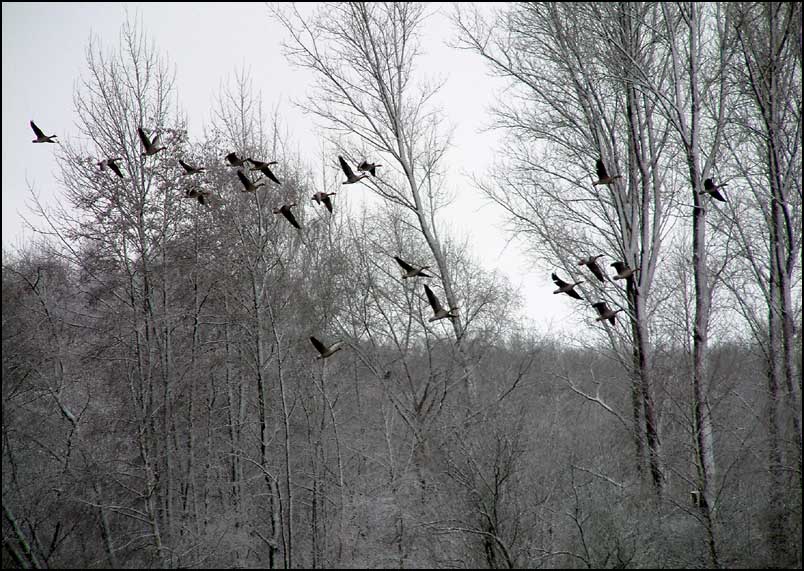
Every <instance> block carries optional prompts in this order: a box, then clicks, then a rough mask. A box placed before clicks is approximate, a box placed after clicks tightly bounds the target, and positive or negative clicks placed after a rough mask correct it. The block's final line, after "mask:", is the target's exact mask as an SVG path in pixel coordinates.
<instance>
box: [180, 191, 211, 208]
mask: <svg viewBox="0 0 804 571" xmlns="http://www.w3.org/2000/svg"><path fill="white" fill-rule="evenodd" d="M210 194H212V193H211V192H208V191H206V192H205V191H203V190H198V189H197V188H188V189H187V192H186V193H185V194H184V198H195V199H196V200H198V203H199V204H203V205H206V203H207V197H208V196H209V195H210Z"/></svg>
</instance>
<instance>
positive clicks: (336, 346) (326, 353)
mask: <svg viewBox="0 0 804 571" xmlns="http://www.w3.org/2000/svg"><path fill="white" fill-rule="evenodd" d="M310 343H312V344H313V347H315V348H316V350H317V351H318V352H319V353H320V354H319V355H318V357H316V359H326V358H327V357H331V356H332V355H334V354H335V353H336V352H337V351H340V350H341V349H343V342H342V341H336V342H335V343H333V344H332V345H330V346H329V347H327V346H326V345H324V344H323V343H322V342H321V341H319V340H318V339H316V338H315V337H313V336H312V335H311V336H310Z"/></svg>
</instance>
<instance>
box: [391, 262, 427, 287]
mask: <svg viewBox="0 0 804 571" xmlns="http://www.w3.org/2000/svg"><path fill="white" fill-rule="evenodd" d="M394 259H395V260H396V263H397V264H399V265H400V266H401V267H402V269H403V270H405V271H406V272H410V271H413V266H411V265H410V264H409V263H407V262H406V261H405V260H403V259H402V258H400V257H399V256H394ZM424 287H427V286H424Z"/></svg>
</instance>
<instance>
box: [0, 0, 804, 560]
mask: <svg viewBox="0 0 804 571" xmlns="http://www.w3.org/2000/svg"><path fill="white" fill-rule="evenodd" d="M272 10H273V11H272V13H271V16H270V17H272V18H276V19H278V21H279V22H281V23H282V24H283V27H284V29H285V30H286V31H287V42H286V56H287V57H288V58H290V60H291V61H292V62H293V63H294V64H295V65H297V66H299V68H302V69H307V70H308V71H309V72H310V73H311V74H313V75H314V77H315V78H316V84H315V88H314V89H313V90H312V91H311V92H310V97H309V99H308V100H307V101H305V102H302V103H303V104H304V105H305V106H306V109H307V110H308V111H309V112H310V113H311V114H313V115H314V116H316V118H317V120H318V122H319V123H320V124H321V125H322V129H323V130H322V136H324V137H326V142H325V145H324V148H325V149H326V151H325V156H324V157H323V163H324V164H325V168H324V171H325V172H323V173H322V174H317V173H315V172H312V167H311V165H309V164H307V163H305V161H304V160H303V159H302V158H301V157H300V156H298V155H297V154H296V153H294V152H293V151H292V149H294V148H295V142H294V141H293V139H292V136H291V135H289V134H288V131H287V128H285V127H283V125H282V123H281V120H280V118H279V117H277V116H276V115H270V114H265V113H264V111H263V109H262V106H261V104H260V96H259V94H258V93H255V92H254V91H253V89H252V86H251V84H250V80H249V78H248V76H247V75H240V76H238V80H237V81H235V82H234V83H233V84H231V85H229V86H227V87H224V88H223V89H222V91H221V93H220V97H219V98H218V100H217V101H216V103H215V105H216V106H215V110H214V113H213V118H212V120H211V123H210V124H209V125H207V126H206V129H205V132H204V133H203V134H199V133H192V134H188V132H187V129H186V126H185V123H184V120H183V118H182V117H181V116H180V115H179V114H178V113H177V112H176V109H177V108H179V107H180V105H179V103H180V102H178V101H177V100H176V93H175V91H174V89H173V87H174V85H173V81H174V77H173V75H172V73H171V72H170V71H169V69H170V66H169V64H168V63H167V57H169V54H164V55H163V54H160V52H159V49H158V46H154V45H153V44H152V43H151V42H150V40H148V39H147V34H146V31H145V30H142V29H140V28H139V27H138V26H137V25H134V24H131V23H129V24H125V25H124V26H123V28H122V30H121V33H120V38H119V43H118V44H117V46H116V47H115V48H114V49H105V48H103V47H101V46H100V45H98V44H96V43H92V44H91V45H89V46H88V47H87V62H86V70H85V73H84V74H83V75H82V77H81V79H80V81H78V82H77V84H76V92H75V113H76V117H77V121H76V124H77V128H78V129H79V130H80V135H81V137H80V138H78V139H76V140H79V141H83V142H82V143H80V144H78V143H66V142H63V144H61V145H53V146H52V147H51V146H48V145H42V147H43V148H42V149H41V151H42V152H55V153H56V155H57V158H58V164H59V169H60V173H59V184H60V191H59V192H60V193H61V198H60V200H61V204H62V207H61V208H59V209H56V210H46V209H44V208H41V212H40V214H41V215H42V216H43V218H42V220H43V222H42V224H41V226H40V227H39V231H40V233H41V239H39V240H37V241H35V242H32V243H31V244H28V245H27V246H25V247H23V248H20V249H18V250H16V251H13V252H12V251H4V253H3V274H2V278H3V298H2V314H3V326H2V335H3V347H2V362H3V391H2V392H3V414H2V418H3V427H2V432H3V442H2V457H3V460H2V462H3V464H2V478H3V495H2V503H3V520H2V521H3V560H2V562H3V567H9V568H10V567H22V568H43V567H76V568H77V567H86V568H97V567H149V568H152V567H209V568H217V567H271V568H279V567H281V568H289V567H305V568H323V567H435V568H456V567H459V568H478V567H479V568H518V567H525V568H528V567H531V568H532V567H588V568H598V567H620V568H622V567H647V568H653V567H747V568H754V567H771V566H773V567H799V568H800V567H801V565H802V539H801V537H802V529H801V528H802V523H801V522H802V503H801V502H802V435H801V431H802V426H801V420H802V419H801V388H802V387H801V378H802V376H801V370H802V363H801V349H802V347H801V326H802V322H801V321H802V319H801V315H802V313H801V230H802V219H801V213H802V208H801V205H802V190H801V179H802V173H801V146H800V145H801V136H802V134H801V95H802V86H801V71H802V57H801V56H802V54H801V46H802V37H801V33H802V22H801V5H800V4H799V3H742V2H735V3H724V4H697V3H682V4H672V3H616V2H612V3H569V2H565V3H532V4H531V3H529V4H506V5H502V4H501V5H499V7H498V8H497V9H496V11H495V12H494V15H493V17H488V16H481V15H480V14H479V13H477V12H476V11H475V10H474V8H473V6H472V5H470V4H463V5H460V6H458V7H456V8H454V9H453V10H454V11H453V13H452V23H453V24H454V27H453V29H452V30H450V31H449V33H450V34H451V35H452V42H453V44H454V47H455V48H456V49H467V50H471V51H472V52H474V53H475V54H476V58H477V59H476V61H477V65H478V66H487V69H488V71H489V73H490V74H495V75H498V76H500V77H502V78H505V80H506V81H507V85H508V88H507V89H506V91H505V92H503V94H502V95H501V97H500V98H499V103H498V107H497V108H496V109H495V110H494V114H493V116H492V117H491V119H490V122H491V123H493V126H494V127H496V128H498V129H501V130H503V131H504V132H505V134H506V139H505V141H506V143H505V147H504V148H500V149H496V150H495V152H496V153H497V155H496V156H497V160H496V162H497V164H498V165H499V168H498V169H497V170H495V171H494V172H492V173H486V174H484V175H478V178H477V180H476V181H475V182H476V185H475V188H474V189H473V190H472V192H474V193H477V195H478V196H483V197H484V198H485V199H486V200H488V201H489V202H490V205H489V206H488V208H502V209H504V211H505V212H506V215H507V216H508V220H509V222H510V225H509V227H508V231H510V232H511V235H512V236H514V237H517V238H518V239H519V241H518V243H520V244H521V245H522V246H523V247H525V248H527V249H528V250H529V251H530V252H531V253H532V262H533V264H534V267H538V268H545V271H551V269H559V274H560V275H562V277H564V278H566V279H569V281H575V280H584V283H583V284H581V285H579V286H578V287H577V290H578V291H579V293H581V295H582V296H583V298H584V300H585V301H576V300H571V299H569V298H565V296H564V295H563V294H562V295H561V296H560V299H562V301H566V302H567V303H573V304H576V307H577V312H576V313H575V316H576V317H577V323H578V327H579V333H578V335H577V336H576V337H575V338H574V339H572V340H571V342H570V341H569V340H566V339H562V338H559V337H555V338H551V337H543V336H538V335H536V334H534V332H533V331H531V330H530V329H529V328H528V326H527V325H526V324H524V323H525V322H524V321H523V319H522V318H521V315H520V314H519V310H518V304H519V296H520V295H527V293H526V292H522V293H521V294H520V293H518V292H516V291H514V290H513V289H512V288H511V287H510V285H509V284H508V283H507V282H506V281H505V280H504V279H503V278H501V277H500V276H498V275H496V274H493V273H491V272H489V271H486V270H485V269H484V268H483V264H482V261H479V260H477V259H475V258H474V257H473V256H472V252H471V251H469V250H468V248H467V246H466V245H465V244H464V243H462V241H461V240H460V239H459V238H458V237H456V236H452V235H450V234H449V232H447V231H446V230H445V228H447V225H445V224H444V223H443V220H444V211H445V209H446V208H448V205H449V201H450V199H451V196H450V192H449V190H448V189H449V188H450V184H451V181H450V180H449V177H448V176H447V172H446V168H445V166H444V162H445V157H446V156H448V154H449V152H450V148H451V146H450V144H449V143H448V138H447V136H446V128H445V126H444V125H442V123H443V122H442V120H441V116H440V114H439V113H440V112H439V109H438V108H437V107H435V106H433V105H432V104H431V96H432V94H433V93H434V91H435V90H437V89H438V84H437V83H434V82H432V81H431V78H427V77H424V76H422V75H421V74H420V73H419V72H418V70H417V65H416V63H417V58H418V57H420V53H419V52H420V49H419V40H420V34H421V28H422V24H423V22H424V21H425V19H426V18H427V17H428V10H429V8H428V7H426V6H425V5H421V4H414V3H368V4H364V3H334V4H327V5H324V4H322V5H319V6H318V8H317V12H316V15H315V16H314V17H310V18H302V17H300V16H299V14H298V13H296V12H295V10H294V8H293V7H291V6H279V7H275V8H273V9H272ZM166 56H167V57H166ZM138 128H143V130H144V131H147V132H148V133H150V134H151V135H153V134H154V133H157V132H158V133H159V134H160V137H161V143H162V145H164V147H165V149H164V150H162V151H161V152H157V153H155V154H153V155H143V153H142V151H143V146H142V145H141V141H140V139H139V138H138V133H137V129H138ZM233 151H235V152H237V154H238V155H239V156H240V157H253V158H255V159H259V160H263V161H268V160H276V161H277V164H276V165H274V166H273V169H274V170H273V172H274V173H276V175H277V177H278V178H279V179H280V181H281V184H276V183H273V182H270V181H267V180H266V182H265V185H264V186H262V187H260V188H259V189H257V190H256V192H244V191H243V185H242V184H241V182H240V181H239V180H238V177H237V176H236V171H237V169H236V168H234V167H232V166H231V165H230V164H227V162H226V161H225V160H224V158H223V157H225V156H226V155H227V154H228V153H231V152H233ZM338 155H342V156H344V157H345V158H346V159H347V160H348V162H350V163H351V164H352V165H357V164H358V162H359V161H361V160H362V159H366V158H367V159H368V160H373V161H375V162H377V163H379V164H381V165H382V167H378V168H377V171H376V176H366V177H365V178H364V179H362V180H361V181H360V182H359V183H356V184H355V185H353V186H351V187H349V186H342V184H341V183H342V178H338V177H340V176H341V174H342V173H338V177H333V176H332V174H333V172H334V165H335V159H336V157H337V156H338ZM117 157H119V160H118V161H117V165H118V166H119V167H120V169H121V176H117V175H116V174H115V173H113V172H112V171H111V170H109V169H108V168H107V169H104V170H101V169H100V168H98V166H99V165H98V162H99V161H101V160H102V159H108V158H117ZM179 159H182V160H183V161H185V162H186V163H188V164H191V165H199V166H200V165H203V166H204V167H205V169H206V170H205V172H203V173H198V174H192V175H185V174H183V172H184V171H183V170H182V168H181V167H180V166H179V164H178V160H179ZM597 159H600V160H601V161H602V162H603V163H605V165H606V167H607V169H608V171H609V174H613V175H620V178H617V179H615V180H613V181H612V182H610V183H609V184H597V185H593V184H592V182H593V181H595V178H594V175H593V173H594V165H595V162H596V160H597ZM242 170H243V171H244V172H245V173H246V174H248V175H249V176H252V177H253V176H254V174H255V173H253V172H251V171H249V170H247V169H245V168H244V169H242ZM706 179H714V180H715V181H716V182H717V184H724V183H725V184H727V186H725V187H724V188H722V189H721V193H722V196H723V197H724V198H725V199H726V202H721V201H718V200H716V199H715V198H714V197H713V196H711V193H708V192H707V189H706V188H704V186H703V181H704V180H706ZM254 180H256V179H254ZM261 180H264V179H261ZM355 187H360V189H361V194H362V195H366V196H367V197H368V198H367V199H366V200H365V201H362V202H360V201H356V200H354V199H353V198H350V197H349V196H348V194H349V193H350V192H353V191H352V189H353V188H355ZM10 190H11V189H4V192H9V191H10ZM316 192H337V195H335V196H333V197H332V199H333V204H334V212H333V213H332V214H330V213H329V212H328V211H327V210H326V209H325V208H324V207H323V206H322V205H319V204H316V203H315V202H313V201H312V200H310V197H311V196H312V195H313V194H314V193H316ZM188 193H189V198H188ZM199 193H209V194H204V196H205V197H206V200H205V201H204V202H205V203H204V204H202V203H201V202H200V201H199V200H196V198H197V197H198V194H199ZM292 202H295V203H296V206H295V208H294V213H295V215H296V218H297V220H298V221H299V223H300V226H301V229H300V230H297V229H296V228H294V227H292V226H291V225H290V224H288V223H287V221H286V220H284V219H283V218H282V216H278V215H276V214H274V212H273V210H274V209H275V208H277V207H278V206H281V205H282V204H283V203H284V204H289V203H292ZM598 254H604V255H605V257H604V258H602V259H601V260H600V263H601V266H602V267H603V268H604V271H606V273H607V274H610V273H611V271H610V268H609V264H610V263H611V262H614V261H617V260H622V261H625V262H626V263H628V264H629V265H630V267H631V268H639V270H638V271H637V272H636V273H635V274H634V276H633V277H632V278H630V279H627V280H621V281H615V280H611V279H608V280H606V281H604V282H601V281H598V280H596V279H595V278H594V277H593V276H592V275H591V274H590V273H589V271H588V270H587V269H586V268H585V267H584V266H582V265H581V266H579V264H578V260H579V259H581V258H586V257H588V256H592V255H598ZM393 256H399V257H401V258H403V259H405V260H408V261H410V262H412V263H415V264H418V265H428V266H429V269H428V270H427V271H428V272H429V273H431V274H432V275H433V277H432V278H423V277H414V278H408V279H401V275H400V269H399V267H398V266H397V264H396V262H395V261H394V259H393ZM423 283H427V284H429V286H430V287H431V288H432V289H433V291H434V292H435V293H436V295H437V296H438V297H439V299H440V300H441V303H442V304H443V305H444V307H457V308H458V312H457V316H456V317H454V318H447V319H441V320H438V321H432V322H431V321H429V319H430V318H431V317H432V316H433V313H432V310H431V307H430V305H429V304H428V301H427V298H426V297H425V296H424V291H423ZM557 299H559V298H557ZM599 300H602V301H606V302H607V303H608V305H609V306H610V307H612V308H616V309H622V311H621V312H619V313H618V314H617V316H616V322H615V324H611V323H610V322H609V321H607V320H606V321H596V320H595V317H597V315H596V314H595V311H594V309H592V308H591V307H590V305H589V301H593V302H595V301H599ZM311 336H315V337H317V338H318V339H321V340H322V341H323V342H324V343H325V344H331V343H333V342H335V341H342V342H343V346H342V350H340V351H338V352H337V353H335V354H333V355H332V356H330V357H328V358H326V359H317V358H316V357H317V356H318V352H317V351H316V349H315V348H314V347H313V345H312V344H311V343H310V341H309V338H310V337H311Z"/></svg>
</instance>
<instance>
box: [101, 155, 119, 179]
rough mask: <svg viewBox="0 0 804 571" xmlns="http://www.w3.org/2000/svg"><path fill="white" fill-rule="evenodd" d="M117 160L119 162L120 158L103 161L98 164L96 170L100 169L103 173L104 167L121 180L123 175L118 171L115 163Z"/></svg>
mask: <svg viewBox="0 0 804 571" xmlns="http://www.w3.org/2000/svg"><path fill="white" fill-rule="evenodd" d="M119 160H120V157H115V158H112V159H103V160H102V161H101V162H99V163H98V168H100V170H102V171H105V170H106V167H109V168H110V169H111V170H112V172H113V173H114V174H116V175H117V176H119V177H120V178H123V173H122V171H121V170H120V167H119V166H117V163H116V162H115V161H119Z"/></svg>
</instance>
